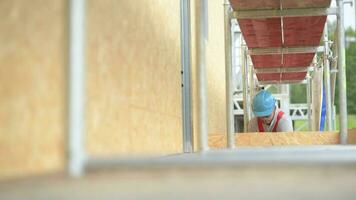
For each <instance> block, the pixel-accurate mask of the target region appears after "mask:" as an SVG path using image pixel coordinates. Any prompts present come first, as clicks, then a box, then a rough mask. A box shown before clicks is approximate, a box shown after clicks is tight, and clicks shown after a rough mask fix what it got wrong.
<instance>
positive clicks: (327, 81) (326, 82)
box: [323, 24, 333, 131]
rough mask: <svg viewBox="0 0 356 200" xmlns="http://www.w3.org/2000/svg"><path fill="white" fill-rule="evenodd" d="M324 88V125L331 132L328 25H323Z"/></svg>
mask: <svg viewBox="0 0 356 200" xmlns="http://www.w3.org/2000/svg"><path fill="white" fill-rule="evenodd" d="M323 61H324V87H325V97H326V123H327V130H328V131H330V130H333V124H332V120H331V115H332V112H333V111H332V109H331V94H330V92H331V90H330V63H329V38H328V25H327V24H325V28H324V60H323Z"/></svg>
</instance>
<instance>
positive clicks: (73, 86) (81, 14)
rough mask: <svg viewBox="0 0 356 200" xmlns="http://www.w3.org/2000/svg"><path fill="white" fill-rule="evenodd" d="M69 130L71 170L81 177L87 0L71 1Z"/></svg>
mask: <svg viewBox="0 0 356 200" xmlns="http://www.w3.org/2000/svg"><path fill="white" fill-rule="evenodd" d="M69 15H70V16H69V19H70V21H69V42H70V43H69V124H68V128H69V130H68V131H69V133H68V140H69V141H68V144H69V146H68V148H69V159H68V171H69V174H70V175H71V176H74V177H78V176H81V175H82V174H83V169H84V161H85V155H84V145H83V136H84V128H85V122H84V113H85V98H84V96H85V95H84V90H85V89H84V88H85V86H84V85H85V75H84V74H85V73H84V72H85V53H84V46H85V42H84V38H85V37H84V32H85V25H84V24H85V23H84V21H85V0H71V1H70V13H69Z"/></svg>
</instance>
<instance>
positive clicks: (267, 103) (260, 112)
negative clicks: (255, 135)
mask: <svg viewBox="0 0 356 200" xmlns="http://www.w3.org/2000/svg"><path fill="white" fill-rule="evenodd" d="M275 105H276V100H275V99H274V97H273V96H272V94H271V93H270V92H268V91H266V90H262V91H260V92H258V93H257V94H256V96H255V98H254V99H253V105H252V110H253V113H255V115H256V116H257V117H264V116H269V115H271V114H272V112H273V110H274V106H275Z"/></svg>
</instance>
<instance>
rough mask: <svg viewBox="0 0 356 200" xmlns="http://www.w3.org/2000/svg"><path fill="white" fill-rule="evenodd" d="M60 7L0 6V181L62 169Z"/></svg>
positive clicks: (8, 2)
mask: <svg viewBox="0 0 356 200" xmlns="http://www.w3.org/2000/svg"><path fill="white" fill-rule="evenodd" d="M65 7H66V5H65V1H46V0H32V1H26V0H3V1H0V16H1V17H0V24H1V25H0V177H8V176H14V175H26V174H32V173H39V172H43V171H52V170H58V169H61V168H63V163H64V133H65V126H64V125H65V118H64V117H65V112H66V111H65V76H64V75H65V67H64V66H65V62H66V61H65V58H66V57H65V54H64V51H65V48H66V46H65V41H66V39H65V36H66V32H65V29H64V28H65V23H66V19H65Z"/></svg>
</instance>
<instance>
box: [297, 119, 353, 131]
mask: <svg viewBox="0 0 356 200" xmlns="http://www.w3.org/2000/svg"><path fill="white" fill-rule="evenodd" d="M304 123H307V121H303V120H298V121H295V124H294V125H295V127H294V130H297V128H299V127H301V126H303V125H304ZM347 127H348V128H356V115H348V117H347ZM336 129H337V130H339V115H336ZM300 131H308V125H307V124H306V126H304V128H302V129H301V130H300Z"/></svg>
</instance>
